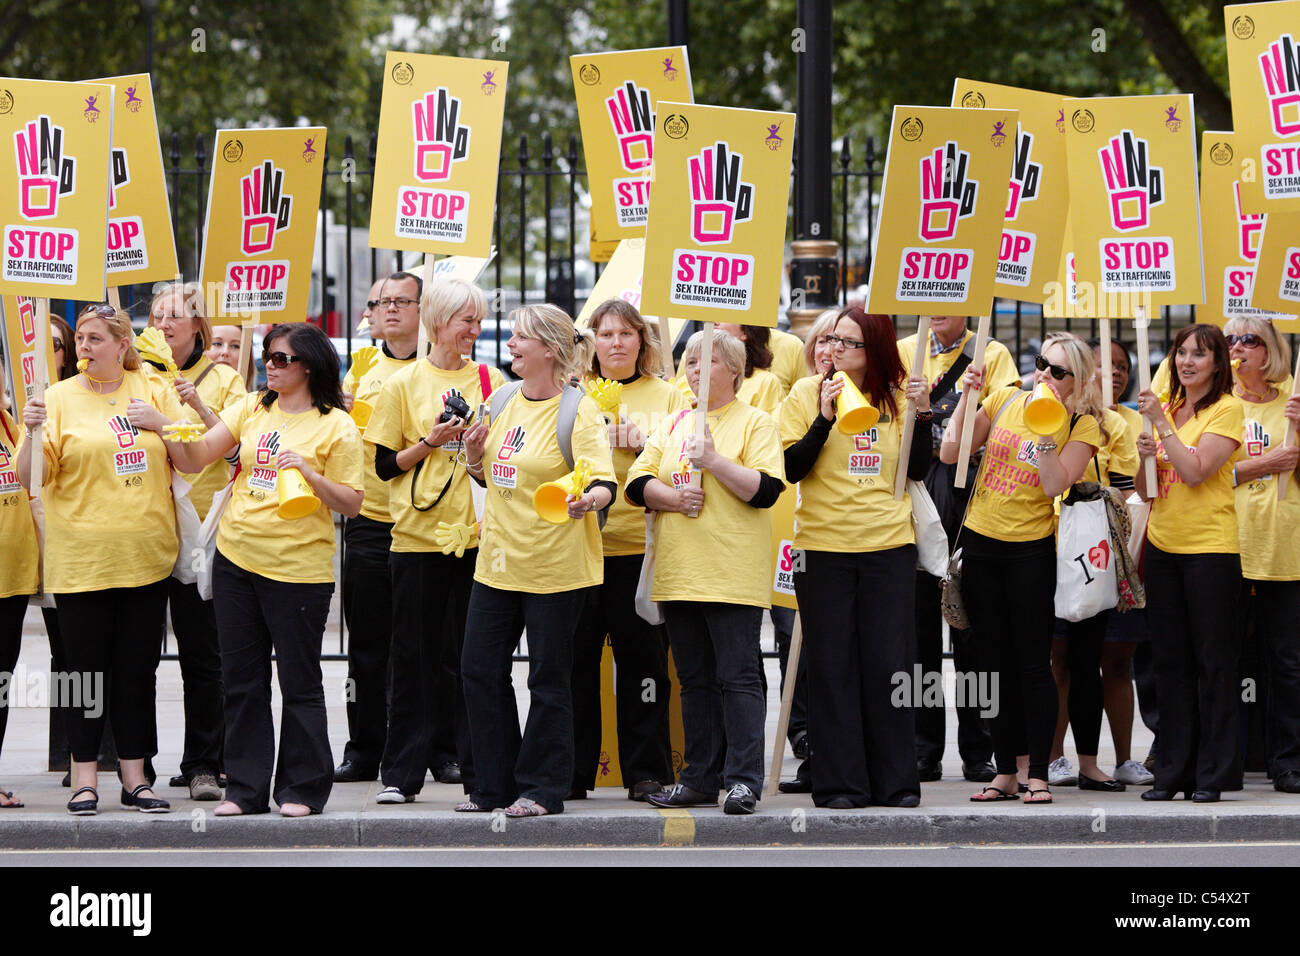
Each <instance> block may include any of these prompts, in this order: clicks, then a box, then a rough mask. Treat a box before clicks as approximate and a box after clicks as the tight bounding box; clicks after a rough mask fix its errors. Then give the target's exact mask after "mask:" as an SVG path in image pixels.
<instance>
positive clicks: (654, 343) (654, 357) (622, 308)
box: [587, 299, 661, 378]
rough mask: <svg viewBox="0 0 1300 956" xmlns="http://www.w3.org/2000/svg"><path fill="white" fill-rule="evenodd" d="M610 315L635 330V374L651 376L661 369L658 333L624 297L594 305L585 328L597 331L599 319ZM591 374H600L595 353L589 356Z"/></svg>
mask: <svg viewBox="0 0 1300 956" xmlns="http://www.w3.org/2000/svg"><path fill="white" fill-rule="evenodd" d="M611 315H612V316H614V317H615V318H617V319H621V320H622V321H623V322H624V323H625V324H626V325H627V327H628V328H630V329H632V331H634V332H636V334H637V337H638V338H639V339H640V340H641V344H640V347H639V349H638V351H637V353H636V371H637V374H638V375H645V376H649V377H651V378H653V377H655V376H656V375H658V374H659V372H660V371H661V368H660V364H659V363H660V356H659V333H658V332H656V331H655V329H654V327H653V326H652V325H650V323H649V322H647V321H646V320H645V318H644V317H643V316H642V315H641V312H640V311H639V310H638V309H637V307H636V306H634V305H633V304H632V303H631V302H628V301H626V300H624V299H606V300H605V301H604V302H602V303H601V304H600V305H598V306H596V310H595V311H594V312H592V313H591V320H590V321H589V322H588V323H587V328H589V329H591V331H592V333H593V334H595V333H597V332H599V331H600V321H601V319H603V318H605V317H606V316H611ZM591 374H592V375H600V358H599V357H598V356H596V355H595V354H593V355H592V356H591Z"/></svg>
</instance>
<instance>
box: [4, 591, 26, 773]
mask: <svg viewBox="0 0 1300 956" xmlns="http://www.w3.org/2000/svg"><path fill="white" fill-rule="evenodd" d="M27 600H28V596H27V595H26V594H15V595H13V596H12V597H7V598H0V673H3V674H5V675H12V674H13V672H14V667H16V666H17V664H18V652H19V651H20V650H21V649H22V646H23V616H24V615H25V614H26V613H27ZM5 684H6V685H7V689H6V690H5V692H4V694H3V696H0V753H3V751H4V744H5V727H6V726H7V725H8V724H9V698H10V696H12V695H13V693H14V691H15V687H14V686H13V683H12V678H11V677H7V678H6V680H5Z"/></svg>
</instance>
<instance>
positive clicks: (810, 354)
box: [803, 309, 840, 375]
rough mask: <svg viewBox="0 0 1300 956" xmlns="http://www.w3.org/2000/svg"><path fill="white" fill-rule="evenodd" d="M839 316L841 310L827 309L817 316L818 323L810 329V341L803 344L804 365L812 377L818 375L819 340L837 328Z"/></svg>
mask: <svg viewBox="0 0 1300 956" xmlns="http://www.w3.org/2000/svg"><path fill="white" fill-rule="evenodd" d="M839 314H840V311H839V309H827V310H826V311H825V312H823V313H822V314H821V315H819V316H817V321H816V322H814V323H813V324H812V326H811V327H809V329H808V339H807V341H805V342H804V344H803V363H804V365H806V366H808V374H810V375H816V374H817V356H816V352H817V340H818V339H819V338H821V337H822V336H823V335H825V334H826V333H827V332H829V331H830V330H831V329H833V328H835V320H836V319H837V318H838V317H839Z"/></svg>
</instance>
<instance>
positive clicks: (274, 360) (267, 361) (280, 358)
mask: <svg viewBox="0 0 1300 956" xmlns="http://www.w3.org/2000/svg"><path fill="white" fill-rule="evenodd" d="M301 361H302V356H301V355H286V354H285V353H284V352H263V353H262V364H263V365H268V366H270V367H271V368H288V367H289V363H290V362H301Z"/></svg>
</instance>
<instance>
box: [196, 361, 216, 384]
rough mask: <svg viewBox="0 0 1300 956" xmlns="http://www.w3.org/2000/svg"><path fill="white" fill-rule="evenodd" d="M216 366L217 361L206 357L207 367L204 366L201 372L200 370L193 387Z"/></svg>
mask: <svg viewBox="0 0 1300 956" xmlns="http://www.w3.org/2000/svg"><path fill="white" fill-rule="evenodd" d="M216 367H217V363H216V362H214V361H212V360H211V359H208V367H207V368H205V369H204V370H203V371H202V372H200V373H199V376H198V378H196V379H195V380H194V387H195V388H198V387H199V383H200V382H202V381H203V380H204V379H205V378H207V377H208V373H209V372H211V371H212V370H213V369H214V368H216Z"/></svg>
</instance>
